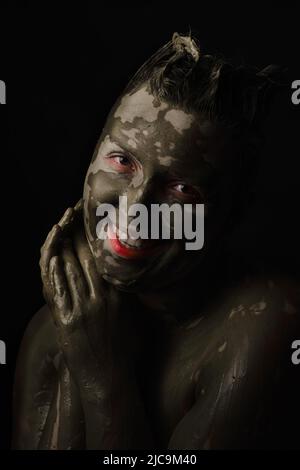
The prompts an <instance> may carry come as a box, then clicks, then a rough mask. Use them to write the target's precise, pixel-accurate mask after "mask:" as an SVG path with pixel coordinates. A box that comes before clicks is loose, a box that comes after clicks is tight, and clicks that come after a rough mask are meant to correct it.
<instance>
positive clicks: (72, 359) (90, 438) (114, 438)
mask: <svg viewBox="0 0 300 470" xmlns="http://www.w3.org/2000/svg"><path fill="white" fill-rule="evenodd" d="M69 346H70V347H69ZM64 348H65V349H64V352H65V354H66V355H67V357H68V359H67V360H68V361H69V364H70V370H71V374H72V375H73V377H74V380H75V381H76V384H77V387H78V390H79V393H80V399H81V404H82V408H83V414H84V421H85V435H86V448H87V449H132V448H151V447H153V438H152V435H151V430H150V427H149V424H148V422H147V417H146V413H145V409H144V405H143V402H142V399H141V395H140V391H139V388H138V384H137V380H136V377H135V373H134V370H133V367H132V366H131V365H130V362H128V361H127V360H126V358H125V357H123V358H121V357H120V356H118V355H115V356H114V360H112V359H111V357H110V354H108V353H106V354H105V353H104V351H102V353H100V354H99V351H97V353H96V352H95V351H93V350H92V348H91V346H90V343H89V341H88V338H87V336H86V335H84V334H83V332H80V334H78V335H77V334H76V333H74V334H73V335H72V338H71V339H68V340H66V339H65V340H64ZM99 355H100V357H99ZM73 365H74V366H73Z"/></svg>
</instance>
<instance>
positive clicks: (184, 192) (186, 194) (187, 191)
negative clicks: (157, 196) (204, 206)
mask: <svg viewBox="0 0 300 470" xmlns="http://www.w3.org/2000/svg"><path fill="white" fill-rule="evenodd" d="M170 190H171V192H172V193H173V194H175V195H176V197H180V198H181V199H183V200H186V201H194V202H196V201H200V200H201V199H202V197H201V193H200V191H199V190H198V189H196V188H194V186H191V185H189V184H185V183H173V184H172V185H171V186H170Z"/></svg>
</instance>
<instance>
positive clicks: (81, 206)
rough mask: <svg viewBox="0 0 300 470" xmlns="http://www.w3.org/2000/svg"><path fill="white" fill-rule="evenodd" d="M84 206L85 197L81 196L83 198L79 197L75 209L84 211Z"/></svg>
mask: <svg viewBox="0 0 300 470" xmlns="http://www.w3.org/2000/svg"><path fill="white" fill-rule="evenodd" d="M82 208H83V199H82V198H81V199H79V201H78V202H77V204H76V205H75V207H74V211H75V212H80V211H82Z"/></svg>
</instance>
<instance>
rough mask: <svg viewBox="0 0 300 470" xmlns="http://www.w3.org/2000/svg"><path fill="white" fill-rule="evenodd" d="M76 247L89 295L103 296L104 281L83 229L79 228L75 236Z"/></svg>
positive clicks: (93, 296) (94, 296)
mask: <svg viewBox="0 0 300 470" xmlns="http://www.w3.org/2000/svg"><path fill="white" fill-rule="evenodd" d="M74 249H75V252H76V255H77V257H78V260H79V262H80V265H81V269H82V271H83V273H84V276H85V279H86V283H87V287H88V293H89V295H90V296H91V297H92V298H99V297H101V295H102V294H103V289H102V281H101V278H100V276H99V274H98V272H97V268H96V263H95V259H94V257H93V255H92V253H91V250H90V247H89V245H88V242H87V239H86V236H85V233H84V231H83V230H78V231H77V232H76V234H75V236H74Z"/></svg>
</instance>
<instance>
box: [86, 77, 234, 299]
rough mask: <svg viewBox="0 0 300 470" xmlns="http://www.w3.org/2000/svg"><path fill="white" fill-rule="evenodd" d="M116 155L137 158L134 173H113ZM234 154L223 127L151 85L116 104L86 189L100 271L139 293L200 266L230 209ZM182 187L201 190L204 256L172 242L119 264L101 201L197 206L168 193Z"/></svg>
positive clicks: (90, 236) (91, 238) (88, 221)
mask: <svg viewBox="0 0 300 470" xmlns="http://www.w3.org/2000/svg"><path fill="white" fill-rule="evenodd" d="M114 154H121V155H124V156H132V158H133V159H135V160H136V161H137V168H136V169H135V171H134V172H132V173H130V174H127V173H126V174H121V173H120V172H119V171H118V170H115V169H114V168H112V167H111V166H110V164H109V162H110V159H109V158H107V157H109V156H111V155H114ZM236 154H237V150H236V149H235V148H234V145H233V143H232V142H231V141H230V139H229V136H228V135H227V134H226V133H225V132H224V131H223V130H222V129H221V128H220V127H218V126H217V125H216V124H214V123H212V122H209V121H208V120H207V119H205V118H203V117H201V116H196V115H193V114H190V113H188V112H185V111H184V110H183V109H180V108H174V107H172V106H170V105H169V104H167V103H161V102H159V101H158V100H157V99H156V98H155V97H154V96H153V95H151V94H150V93H149V92H148V89H147V86H146V85H145V86H144V87H141V88H140V89H138V90H137V91H135V92H134V93H132V94H130V95H125V96H124V97H123V98H122V99H121V100H120V101H118V102H117V104H116V105H115V106H114V108H113V109H112V111H111V113H110V115H109V117H108V119H107V122H106V125H105V127H104V129H103V132H102V135H101V137H100V140H99V143H98V145H97V148H96V151H95V153H94V157H93V160H92V163H91V165H90V168H89V170H88V172H87V176H86V181H85V187H84V216H85V227H86V233H87V238H88V241H89V244H90V246H91V250H92V252H93V254H94V256H95V259H96V260H99V263H98V269H99V272H101V274H104V276H105V278H109V280H110V282H113V283H115V284H116V285H118V286H122V287H128V286H129V287H130V289H134V290H139V289H141V288H144V289H145V288H148V286H149V285H151V286H152V287H159V286H161V285H163V284H166V283H169V284H170V283H172V281H174V280H176V279H178V278H180V277H183V276H184V275H185V274H186V273H187V272H189V271H190V270H191V269H192V267H193V266H195V265H197V264H199V262H201V259H203V258H204V257H206V254H207V251H208V249H209V248H210V245H211V244H214V240H215V238H216V237H217V236H218V234H219V233H220V232H221V231H222V229H223V228H224V222H225V221H226V219H227V217H228V214H229V213H230V211H231V209H232V205H233V201H232V197H233V194H234V188H235V185H236V181H235V171H234V169H235V165H233V161H234V157H236V158H238V157H237V155H236ZM176 181H177V182H182V183H185V184H187V185H189V186H191V187H193V188H195V191H199V197H198V199H197V202H199V203H205V205H206V207H205V209H206V226H205V246H204V249H203V250H201V251H199V252H194V251H193V252H191V251H187V250H185V246H184V242H185V241H184V240H172V241H171V242H169V241H168V242H166V243H165V249H164V251H163V253H159V254H158V255H157V256H155V257H148V259H145V260H143V261H141V262H139V263H130V262H128V260H125V261H123V260H121V259H120V258H118V259H116V258H115V257H114V256H113V255H112V254H111V253H110V252H109V250H108V249H107V244H106V243H105V242H103V241H102V240H97V238H96V224H97V222H98V221H99V218H97V217H96V208H97V206H98V205H99V204H100V203H110V204H113V205H115V207H116V208H118V198H119V196H127V200H128V206H129V205H131V204H133V203H143V204H146V205H149V204H151V203H158V204H161V203H168V204H170V205H171V204H172V203H175V202H177V203H181V204H183V203H189V202H195V201H194V200H192V201H191V200H190V199H189V198H188V197H184V195H183V194H180V193H178V192H177V193H176V191H174V190H173V191H172V190H170V185H171V184H172V182H174V183H175V182H176ZM217 245H218V246H220V244H219V242H218V244H217ZM214 249H216V247H214Z"/></svg>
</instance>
